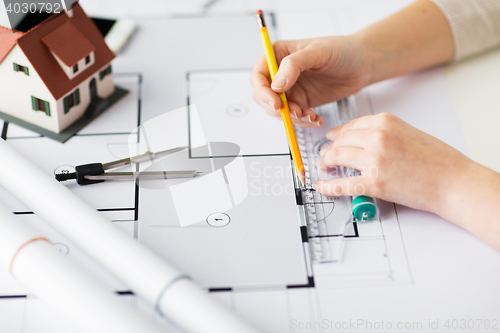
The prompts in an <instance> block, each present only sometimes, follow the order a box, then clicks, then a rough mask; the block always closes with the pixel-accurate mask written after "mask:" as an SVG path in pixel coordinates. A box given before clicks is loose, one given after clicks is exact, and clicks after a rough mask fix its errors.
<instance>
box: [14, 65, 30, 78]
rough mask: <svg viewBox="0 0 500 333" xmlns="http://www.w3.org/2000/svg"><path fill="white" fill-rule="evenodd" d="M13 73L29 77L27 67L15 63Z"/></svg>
mask: <svg viewBox="0 0 500 333" xmlns="http://www.w3.org/2000/svg"><path fill="white" fill-rule="evenodd" d="M14 72H23V73H24V74H26V75H30V71H29V69H28V67H26V66H21V65H18V64H16V63H14Z"/></svg>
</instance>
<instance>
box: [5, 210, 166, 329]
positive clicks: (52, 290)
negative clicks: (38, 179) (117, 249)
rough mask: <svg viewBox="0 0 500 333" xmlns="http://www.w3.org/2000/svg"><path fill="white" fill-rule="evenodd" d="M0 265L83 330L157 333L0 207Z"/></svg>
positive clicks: (114, 296)
mask: <svg viewBox="0 0 500 333" xmlns="http://www.w3.org/2000/svg"><path fill="white" fill-rule="evenodd" d="M0 264H1V266H3V267H4V268H5V269H7V270H10V271H11V273H12V275H13V276H14V277H16V278H17V279H18V280H20V281H21V282H22V283H24V284H25V285H26V286H27V287H29V288H30V289H31V290H33V292H34V293H35V294H36V295H37V296H38V297H40V298H41V299H43V300H44V301H46V302H47V303H49V304H51V305H52V306H53V307H54V308H55V309H57V310H58V311H59V312H60V313H61V314H65V315H66V316H67V317H68V318H70V319H72V321H73V322H74V323H75V326H77V327H78V328H80V330H81V331H83V332H89V333H90V332H92V333H96V332H102V333H109V332H121V333H136V332H148V333H159V332H160V330H159V329H157V328H156V327H154V326H153V325H152V323H151V322H149V321H147V320H146V319H145V318H144V317H142V316H141V315H140V314H139V313H137V312H136V311H134V310H133V309H132V308H131V307H130V306H129V305H128V304H127V303H125V300H123V299H120V297H119V296H118V295H116V294H115V293H114V292H113V291H112V290H110V288H108V287H106V286H105V285H104V284H103V283H101V282H100V281H99V280H97V279H96V278H95V277H93V276H92V275H90V274H89V273H88V272H86V271H84V270H83V269H82V268H81V267H80V266H78V265H76V264H75V263H74V262H72V261H71V260H70V259H69V258H67V257H65V256H64V255H63V254H61V253H60V252H59V251H57V249H55V248H54V247H53V246H52V245H51V244H50V243H49V241H48V240H46V239H44V238H43V237H41V236H40V235H39V234H38V233H37V232H36V231H34V230H33V229H32V228H30V227H28V226H27V225H26V224H24V223H23V221H21V220H20V218H19V217H17V216H15V215H14V214H12V213H11V212H9V211H8V210H7V209H6V208H5V207H4V206H2V205H0Z"/></svg>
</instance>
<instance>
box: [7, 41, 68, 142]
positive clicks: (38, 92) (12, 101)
mask: <svg viewBox="0 0 500 333" xmlns="http://www.w3.org/2000/svg"><path fill="white" fill-rule="evenodd" d="M14 63H16V64H18V65H21V66H27V67H28V69H29V75H26V74H24V73H23V72H15V71H14V65H13V64H14ZM0 78H1V79H0V111H2V112H4V113H7V114H9V115H11V116H14V117H16V118H19V119H21V120H24V121H27V122H29V123H31V124H35V125H37V126H40V127H43V128H45V129H48V130H49V131H53V132H56V133H57V132H58V131H59V124H58V119H57V112H55V111H56V109H55V106H56V100H55V99H54V97H52V95H51V94H50V92H49V90H48V89H47V87H46V86H45V84H44V83H43V81H42V79H41V78H40V76H38V73H37V72H36V71H35V69H34V68H33V66H31V63H30V62H29V61H28V58H26V56H25V55H24V53H23V52H22V50H21V49H20V48H19V46H18V45H16V46H14V48H13V49H12V50H11V51H10V53H9V54H8V55H7V57H5V59H4V60H3V61H2V63H1V64H0ZM31 96H34V97H36V98H39V99H42V100H44V101H47V102H49V103H50V107H51V111H52V107H54V112H51V114H52V115H51V116H50V117H49V116H47V115H46V114H45V112H42V111H34V110H33V107H32V104H31Z"/></svg>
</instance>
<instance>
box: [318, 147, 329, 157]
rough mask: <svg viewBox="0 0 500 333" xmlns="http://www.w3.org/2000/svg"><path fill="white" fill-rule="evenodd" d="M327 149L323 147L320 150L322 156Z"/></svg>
mask: <svg viewBox="0 0 500 333" xmlns="http://www.w3.org/2000/svg"><path fill="white" fill-rule="evenodd" d="M327 149H328V148H327V147H324V148H321V150H320V151H319V154H320V156H323V155H325V153H326V150H327Z"/></svg>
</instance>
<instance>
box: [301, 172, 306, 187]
mask: <svg viewBox="0 0 500 333" xmlns="http://www.w3.org/2000/svg"><path fill="white" fill-rule="evenodd" d="M299 180H300V182H301V183H302V186H305V185H306V173H305V171H302V172H301V173H300V174H299Z"/></svg>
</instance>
